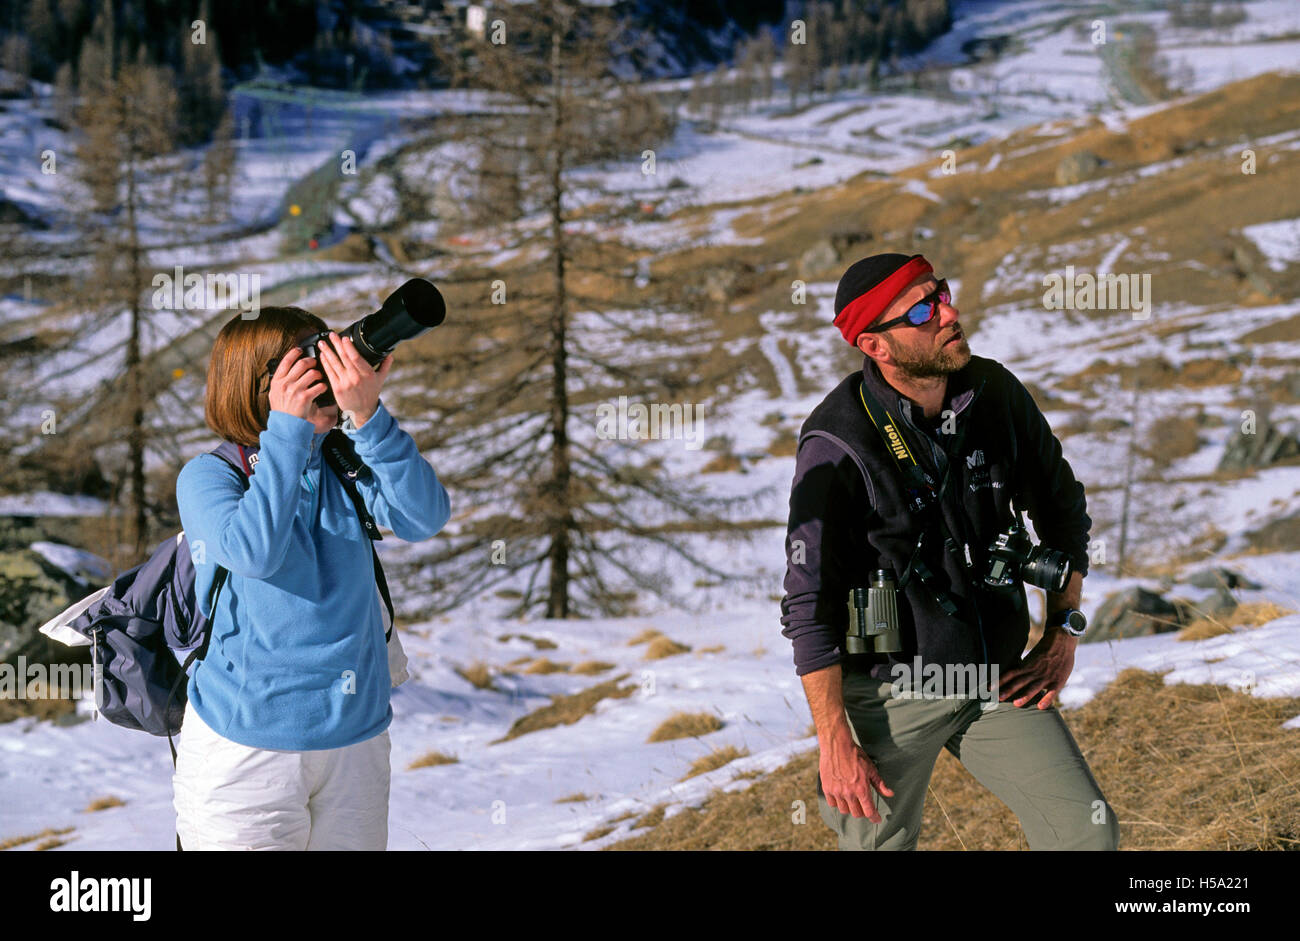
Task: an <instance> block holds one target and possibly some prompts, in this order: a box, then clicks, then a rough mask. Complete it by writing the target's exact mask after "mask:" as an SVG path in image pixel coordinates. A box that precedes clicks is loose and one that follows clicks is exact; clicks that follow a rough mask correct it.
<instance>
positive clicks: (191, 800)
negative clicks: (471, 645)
mask: <svg viewBox="0 0 1300 941" xmlns="http://www.w3.org/2000/svg"><path fill="white" fill-rule="evenodd" d="M390 747H391V741H390V739H389V736H388V730H387V729H385V730H384V731H383V732H381V733H380V734H379V735H376V736H374V737H373V738H369V739H367V740H366V741H364V742H358V743H357V744H355V745H348V746H346V747H344V748H330V749H322V750H318V751H278V750H274V749H266V748H250V747H249V746H247V745H240V744H239V743H238V742H232V741H230V740H229V739H226V738H222V737H221V736H220V735H218V734H217V733H216V732H214V731H213V730H212V729H210V728H209V727H208V726H207V724H206V723H205V722H204V721H203V720H202V719H201V718H199V715H198V713H196V712H195V711H194V709H193V708H192V707H189V706H187V707H186V709H185V720H184V726H183V730H182V732H181V740H180V745H179V746H178V747H177V749H176V751H177V758H176V774H175V776H174V777H173V779H172V783H173V786H174V792H175V797H174V806H175V808H176V833H177V835H178V836H179V837H180V839H181V845H182V847H183V848H184V849H185V850H209V849H211V850H236V849H238V850H383V849H387V848H388V790H389V784H390V780H391V774H392V771H391V765H390V763H389V759H390Z"/></svg>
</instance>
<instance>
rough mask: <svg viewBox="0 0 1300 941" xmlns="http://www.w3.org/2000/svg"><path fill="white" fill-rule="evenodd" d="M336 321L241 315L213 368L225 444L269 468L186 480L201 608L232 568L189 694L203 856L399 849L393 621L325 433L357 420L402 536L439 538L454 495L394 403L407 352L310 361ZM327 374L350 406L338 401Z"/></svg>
mask: <svg viewBox="0 0 1300 941" xmlns="http://www.w3.org/2000/svg"><path fill="white" fill-rule="evenodd" d="M328 329H329V328H328V327H327V326H326V325H325V323H324V322H323V321H321V320H320V318H318V317H316V316H315V315H313V314H310V313H308V312H307V311H304V310H301V309H299V308H296V307H268V308H262V309H261V310H260V311H259V312H258V314H257V316H256V317H254V318H252V319H244V318H242V317H236V318H235V319H233V320H231V321H230V322H229V323H227V324H226V325H225V326H224V327H223V328H222V329H221V331H220V333H219V334H218V335H217V338H216V342H215V344H214V346H213V350H212V356H211V360H210V362H209V365H208V377H207V394H206V399H205V408H204V412H205V419H206V421H207V424H208V426H209V427H210V428H212V430H213V431H215V432H216V433H217V434H218V435H220V436H221V437H222V438H224V439H226V440H228V441H232V442H235V443H238V444H241V445H244V446H253V445H257V446H258V447H259V451H258V453H257V460H256V465H255V473H253V474H252V476H251V477H250V478H249V479H248V481H247V483H248V487H247V490H245V487H244V483H243V481H241V479H240V476H241V472H240V471H238V470H236V469H235V468H234V467H232V466H231V465H230V464H229V463H227V462H226V461H224V460H222V459H221V458H219V457H217V456H216V455H214V454H209V453H203V454H200V455H198V456H197V457H195V458H194V459H192V460H191V461H189V462H188V463H187V464H186V465H185V467H184V468H183V469H182V470H181V473H180V475H179V477H178V478H177V481H176V498H177V503H178V504H179V508H180V515H181V522H182V524H183V526H184V529H185V533H186V537H187V539H188V541H189V543H190V546H191V551H192V553H193V555H194V560H195V572H196V575H195V596H196V598H198V599H201V604H207V603H208V601H207V599H208V596H209V591H210V588H211V586H212V583H213V579H214V577H215V572H216V566H218V565H220V566H222V567H224V568H225V569H227V570H228V573H229V574H228V576H227V579H226V582H225V584H224V585H223V586H222V589H221V591H220V593H219V595H218V598H217V602H216V609H215V610H214V611H204V612H203V613H204V614H205V615H206V616H208V618H209V620H210V624H211V640H210V642H209V647H208V651H207V654H206V656H205V657H204V659H202V660H200V661H198V662H197V663H196V664H195V667H194V670H193V673H192V674H191V676H190V679H189V685H188V687H187V691H188V695H189V703H188V705H187V707H186V712H185V721H184V726H183V730H182V735H181V742H180V747H179V750H178V758H177V769H176V775H175V779H174V786H175V808H176V815H177V834H178V836H179V838H180V841H181V843H182V845H183V847H184V848H185V849H187V850H190V849H384V848H386V846H387V842H388V791H389V780H390V768H389V736H388V726H389V723H390V722H391V721H392V717H393V712H392V708H391V706H390V705H389V698H390V693H391V681H390V674H389V667H388V657H387V651H386V649H385V641H384V634H385V629H384V623H383V615H382V614H381V610H380V600H379V595H378V592H377V591H376V587H375V579H374V568H373V563H372V558H371V547H370V540H369V538H368V537H367V535H366V534H365V533H364V532H363V530H362V528H361V523H360V521H359V520H358V518H357V514H356V510H355V508H354V506H353V505H352V503H351V502H350V501H349V498H348V495H347V491H346V490H345V489H344V486H343V483H342V481H341V480H340V479H339V478H338V476H337V475H336V474H335V473H334V472H333V471H332V470H330V469H329V468H328V467H327V466H326V463H325V461H324V460H323V459H322V455H321V444H322V441H323V440H324V438H325V436H326V435H327V434H328V433H329V432H330V430H331V429H333V428H334V427H335V426H336V425H338V424H339V423H340V417H341V416H342V417H350V418H351V422H349V423H344V424H343V426H342V427H343V430H344V431H345V433H347V434H348V435H349V436H350V437H351V439H352V442H353V443H354V444H355V446H356V451H357V455H358V456H359V457H360V458H361V460H362V461H363V462H365V464H366V465H367V466H368V467H369V468H370V469H371V471H372V472H373V476H372V477H370V479H368V480H364V479H358V481H357V485H358V487H359V489H360V491H361V494H362V496H363V498H364V502H365V505H366V508H367V509H368V510H369V511H370V513H371V515H372V516H373V517H374V518H375V521H376V522H377V523H378V524H379V525H380V526H384V527H388V528H389V529H391V530H392V531H393V532H394V533H395V534H396V535H397V536H398V538H400V539H404V540H407V541H409V542H419V541H421V540H425V539H429V538H431V537H432V536H434V534H436V533H437V532H438V531H439V530H440V529H441V528H442V527H443V525H445V524H446V522H447V519H448V517H449V515H450V505H449V501H448V497H447V492H446V490H445V489H444V488H443V486H442V484H441V483H440V482H439V481H438V477H437V475H436V474H435V473H434V470H433V468H432V467H431V466H430V465H429V463H428V462H427V461H426V460H425V459H424V458H423V457H422V456H421V454H420V452H419V450H418V449H417V447H416V445H415V442H414V441H413V440H412V439H411V437H410V435H408V434H407V433H406V432H404V431H402V430H401V429H399V428H398V427H397V423H396V421H395V420H394V419H393V417H392V415H390V414H389V413H388V411H387V410H386V409H385V408H384V406H383V404H382V403H381V402H380V401H379V392H380V388H381V387H382V386H383V384H384V380H385V379H387V378H388V374H389V370H390V369H391V368H392V361H393V357H392V356H391V355H390V356H388V357H386V358H385V360H384V362H383V363H382V364H381V365H380V368H379V369H378V371H376V370H375V369H373V368H372V367H371V366H369V365H368V364H367V363H366V361H365V360H364V359H362V357H361V355H360V354H359V353H358V352H357V351H356V349H354V348H353V346H352V344H351V342H350V341H348V340H340V338H339V336H338V335H337V334H336V333H330V343H329V344H325V343H321V344H320V345H319V350H320V360H319V362H317V361H316V360H315V359H313V358H309V357H305V356H304V355H303V351H302V350H300V349H299V348H298V347H297V344H298V342H300V341H301V340H303V339H305V338H307V337H309V336H311V335H312V334H314V333H316V332H317V331H322V330H328ZM331 346H332V347H333V349H331V348H330V347H331ZM336 351H337V352H336ZM275 357H280V362H279V365H278V366H277V367H276V369H275V373H274V375H268V372H267V363H268V361H270V360H271V359H273V358H275ZM322 370H323V372H324V375H322ZM326 376H327V377H328V379H329V388H330V389H331V390H332V391H333V395H334V398H335V401H336V402H337V403H338V404H337V405H331V406H328V407H326V408H323V409H322V408H319V407H317V405H316V404H315V399H316V397H317V396H319V395H320V394H321V393H323V392H325V391H326V385H325V383H324V382H323V381H322V380H323V378H324V377H326Z"/></svg>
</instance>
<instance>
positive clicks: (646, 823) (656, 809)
mask: <svg viewBox="0 0 1300 941" xmlns="http://www.w3.org/2000/svg"><path fill="white" fill-rule="evenodd" d="M667 810H668V805H667V804H656V805H655V806H653V807H651V808H650V809H649V810H648V811H646V813H645V816H643V817H641V819H639V820H638V821H637V822H636V823H634V824H632V829H633V830H640V829H642V828H643V827H657V826H659V824H661V823H663V822H664V813H665V812H666V811H667Z"/></svg>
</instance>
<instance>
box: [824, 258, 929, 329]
mask: <svg viewBox="0 0 1300 941" xmlns="http://www.w3.org/2000/svg"><path fill="white" fill-rule="evenodd" d="M933 270H934V268H933V267H932V266H931V265H930V263H929V262H928V261H926V260H925V258H924V257H922V256H921V255H900V254H899V253H897V252H887V253H885V254H882V255H870V256H868V257H866V258H863V259H862V260H860V261H855V262H854V263H853V264H851V265H849V270H848V271H846V272H844V275H843V277H841V278H840V283H839V287H838V288H836V290H835V326H836V327H837V328H838V329H839V331H840V333H841V334H843V336H844V339H845V340H847V341H848V342H850V343H856V342H857V338H858V335H859V334H860V333H861V332H862V331H863V330H865V329H866V328H867V326H868V325H869V324H870V323H871V322H872V321H874V320H875V319H876V318H877V317H878V316H880V314H882V313H883V312H884V311H885V310H886V309H887V308H888V307H889V303H890V302H891V301H892V300H893V299H894V298H895V297H897V296H898V294H899V292H901V291H902V290H903V289H904V288H905V287H907V285H908V282H910V281H911V280H912V279H913V278H915V277H917V276H918V275H919V274H923V273H928V272H932V271H933Z"/></svg>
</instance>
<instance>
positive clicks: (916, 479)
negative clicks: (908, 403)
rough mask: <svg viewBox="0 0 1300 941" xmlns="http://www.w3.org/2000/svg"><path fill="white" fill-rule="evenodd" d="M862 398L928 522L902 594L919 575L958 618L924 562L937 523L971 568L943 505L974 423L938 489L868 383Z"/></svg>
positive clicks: (956, 445) (960, 435)
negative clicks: (928, 535) (928, 536)
mask: <svg viewBox="0 0 1300 941" xmlns="http://www.w3.org/2000/svg"><path fill="white" fill-rule="evenodd" d="M858 397H859V398H860V399H861V401H862V407H863V408H864V409H866V412H867V417H868V418H870V419H871V423H872V425H874V426H875V428H876V431H877V432H878V433H879V434H880V437H881V440H883V441H884V443H885V449H886V450H887V451H889V453H890V454H892V455H893V456H894V460H895V462H896V463H897V466H898V468H899V471H900V472H901V473H902V475H903V479H904V480H905V481H906V482H907V485H908V498H909V501H910V503H909V508H910V509H911V511H912V512H913V513H914V514H915V515H917V516H919V517H922V519H923V522H924V526H923V528H922V530H921V534H920V536H918V537H917V540H916V548H914V549H913V550H912V557H911V558H910V559H909V560H908V563H907V568H906V569H904V570H903V573H902V574H901V575H900V576H899V580H898V588H899V590H900V591H901V590H902V589H903V588H905V587H906V586H907V584H908V582H909V581H910V580H911V577H912V575H913V574H915V575H916V576H917V578H919V579H920V580H921V584H922V585H924V586H925V587H926V589H927V590H928V591H929V592H930V594H931V596H932V597H933V598H934V600H935V602H936V603H937V604H938V605H939V606H940V607H941V608H942V609H943V610H944V612H945V613H946V614H948V615H956V614H957V610H958V609H957V605H956V604H955V603H954V602H953V600H952V597H951V595H949V593H948V592H947V591H944V590H943V589H942V588H940V587H939V585H938V580H937V578H936V577H935V574H934V572H933V571H931V570H930V567H929V566H928V565H926V564H925V562H924V561H923V560H922V559H921V553H922V551H923V547H924V544H925V535H926V532H927V531H928V530H929V528H930V526H931V525H932V524H933V523H934V522H935V521H936V519H937V521H938V523H939V526H940V527H941V528H942V530H943V537H944V547H945V548H946V549H947V551H948V552H950V553H952V555H953V557H954V558H956V559H957V560H958V562H960V563H961V564H962V565H963V566H964V567H965V568H970V567H971V561H970V550H969V547H967V550H966V554H965V556H963V554H962V552H961V550H960V549H959V543H958V540H957V539H956V538H955V537H954V536H953V534H952V531H951V530H950V529H949V528H948V521H947V520H946V519H944V516H943V505H942V503H943V497H944V494H946V493H947V492H948V483H949V481H950V480H951V479H952V467H953V464H954V463H955V462H956V461H958V460H960V455H961V447H962V444H963V443H964V442H965V440H966V431H967V429H968V428H969V427H970V423H969V422H966V423H964V424H963V425H962V427H961V428H960V429H958V431H957V435H956V437H955V438H954V439H953V448H952V450H951V452H948V454H947V456H948V460H947V465H946V466H945V467H944V470H943V476H942V477H941V478H940V479H939V481H938V484H937V485H936V484H935V482H934V479H933V478H932V477H931V476H930V475H929V474H927V473H926V472H925V470H924V469H922V467H921V466H920V464H919V463H918V462H917V460H916V457H915V456H913V454H912V451H911V449H910V448H908V446H907V441H906V439H905V438H904V437H903V432H902V430H901V428H900V427H899V424H898V421H897V420H896V419H895V418H894V416H893V415H891V414H890V413H889V410H888V409H886V408H885V407H884V406H883V405H881V404H880V402H879V401H877V399H876V397H875V396H874V395H873V394H872V393H871V391H870V390H869V389H867V384H866V382H865V381H863V382H860V383H859V384H858Z"/></svg>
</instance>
